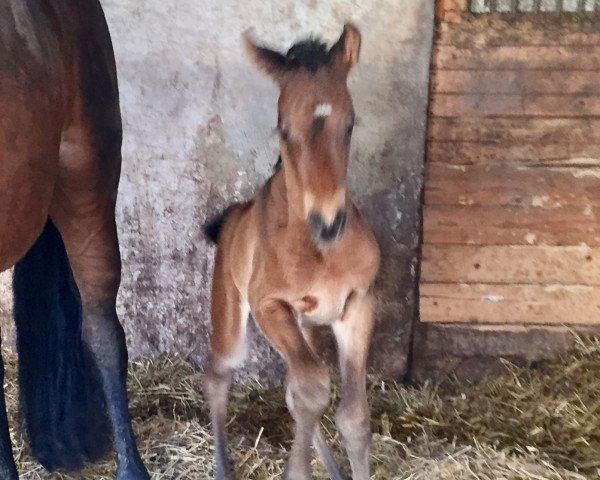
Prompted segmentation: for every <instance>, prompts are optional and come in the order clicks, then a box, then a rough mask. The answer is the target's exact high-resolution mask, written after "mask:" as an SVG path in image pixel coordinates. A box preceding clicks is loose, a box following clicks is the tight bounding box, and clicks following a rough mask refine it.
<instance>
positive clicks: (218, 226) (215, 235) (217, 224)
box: [202, 203, 238, 243]
mask: <svg viewBox="0 0 600 480" xmlns="http://www.w3.org/2000/svg"><path fill="white" fill-rule="evenodd" d="M236 206H238V204H237V203H234V204H233V205H229V207H227V208H226V209H225V210H223V211H222V212H221V213H219V214H218V215H217V216H216V217H214V218H213V219H212V220H209V222H208V223H207V224H205V225H204V226H203V227H202V231H203V232H204V235H206V237H207V238H208V239H209V240H210V241H211V242H212V243H218V242H219V237H220V236H221V230H223V225H225V221H226V220H227V217H228V216H229V214H230V213H231V211H232V210H233V208H235V207H236Z"/></svg>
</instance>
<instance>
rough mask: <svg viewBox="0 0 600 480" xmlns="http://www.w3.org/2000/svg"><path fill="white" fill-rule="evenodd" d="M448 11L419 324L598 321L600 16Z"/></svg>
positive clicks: (457, 3) (435, 78) (450, 2)
mask: <svg viewBox="0 0 600 480" xmlns="http://www.w3.org/2000/svg"><path fill="white" fill-rule="evenodd" d="M465 4H466V2H463V1H461V0H445V1H441V2H439V3H438V9H437V13H438V19H440V20H441V22H440V24H439V25H438V34H437V38H436V44H435V45H434V55H433V63H432V81H431V97H430V112H429V125H428V153H427V160H426V167H425V192H424V207H423V243H424V244H423V256H422V266H421V284H420V294H421V300H420V302H421V305H420V314H421V321H424V322H444V323H454V322H458V323H460V322H470V323H481V324H511V323H512V324H515V323H518V324H547V325H550V324H581V325H584V324H600V223H599V221H600V28H599V25H600V17H599V16H598V14H588V15H587V16H585V15H583V14H579V15H571V16H569V15H555V14H552V15H541V14H529V15H527V14H521V15H518V16H514V15H511V16H505V17H503V16H501V15H481V16H474V15H471V14H468V13H465V12H462V10H464V8H465Z"/></svg>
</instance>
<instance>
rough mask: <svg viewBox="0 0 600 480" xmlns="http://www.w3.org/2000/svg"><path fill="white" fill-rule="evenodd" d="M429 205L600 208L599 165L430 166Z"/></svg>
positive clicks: (427, 167) (427, 180)
mask: <svg viewBox="0 0 600 480" xmlns="http://www.w3.org/2000/svg"><path fill="white" fill-rule="evenodd" d="M424 199H425V204H426V205H477V206H522V207H544V208H556V207H562V206H566V205H569V206H580V207H582V208H585V207H587V206H593V207H600V160H599V164H598V165H597V166H589V167H588V166H572V167H555V168H548V167H527V166H523V165H514V164H504V165H465V166H456V165H448V164H443V163H430V162H427V163H426V165H425V194H424Z"/></svg>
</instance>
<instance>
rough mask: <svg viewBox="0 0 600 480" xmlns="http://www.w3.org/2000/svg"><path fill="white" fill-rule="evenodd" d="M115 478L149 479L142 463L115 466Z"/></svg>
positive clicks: (125, 479)
mask: <svg viewBox="0 0 600 480" xmlns="http://www.w3.org/2000/svg"><path fill="white" fill-rule="evenodd" d="M116 480H150V475H149V474H148V470H146V467H144V465H143V464H139V465H136V464H131V463H130V464H128V465H127V466H124V467H123V468H121V467H119V468H117V479H116Z"/></svg>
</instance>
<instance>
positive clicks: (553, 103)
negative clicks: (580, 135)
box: [429, 71, 600, 117]
mask: <svg viewBox="0 0 600 480" xmlns="http://www.w3.org/2000/svg"><path fill="white" fill-rule="evenodd" d="M598 76H599V77H600V71H599V72H598ZM429 112H430V114H431V115H432V116H434V117H463V116H475V117H486V116H503V117H523V116H525V117H527V116H530V117H598V116H600V96H598V95H586V94H582V95H556V94H530V95H526V94H509V93H506V94H505V93H498V94H485V93H438V94H437V95H434V96H433V97H432V98H431V102H430V105H429Z"/></svg>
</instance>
